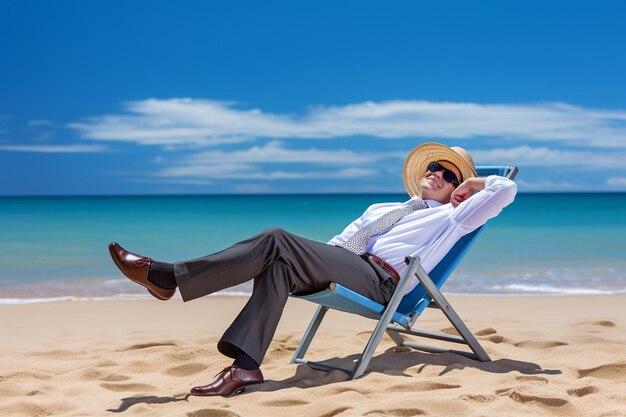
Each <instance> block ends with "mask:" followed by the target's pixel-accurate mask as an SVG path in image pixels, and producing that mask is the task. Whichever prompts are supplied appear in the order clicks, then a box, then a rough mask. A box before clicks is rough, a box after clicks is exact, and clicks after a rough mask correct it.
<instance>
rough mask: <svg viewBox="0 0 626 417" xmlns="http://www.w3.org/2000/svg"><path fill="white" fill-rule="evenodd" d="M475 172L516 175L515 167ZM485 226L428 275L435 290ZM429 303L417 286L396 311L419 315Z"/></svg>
mask: <svg viewBox="0 0 626 417" xmlns="http://www.w3.org/2000/svg"><path fill="white" fill-rule="evenodd" d="M476 172H477V173H478V176H479V177H486V176H489V175H500V176H502V177H506V178H509V179H513V178H515V175H517V167H513V166H491V165H490V166H477V167H476ZM485 226H486V224H484V225H482V226H481V227H479V228H478V229H476V230H474V231H473V232H471V233H469V234H467V235H465V236H463V237H462V238H461V239H459V241H458V242H456V244H455V245H454V246H453V247H452V249H450V251H449V252H448V253H447V254H446V256H445V257H444V258H443V259H442V260H441V261H440V262H439V263H438V264H437V266H435V268H434V269H433V270H432V271H431V272H430V273H429V274H428V276H430V278H431V279H432V280H433V282H434V283H435V285H436V286H437V288H441V287H442V286H443V284H444V283H445V282H446V280H447V279H448V278H449V277H450V275H451V274H452V272H453V271H454V270H455V268H456V267H457V265H458V264H459V263H460V262H461V261H462V260H463V257H464V256H465V254H466V253H467V252H468V251H469V250H470V248H471V247H472V245H473V244H474V242H476V239H477V238H478V236H480V234H481V233H482V232H483V230H484V229H485ZM430 301H431V298H430V296H429V295H428V293H427V292H426V290H425V289H424V287H423V286H422V285H418V286H416V287H415V288H413V289H412V290H411V292H409V293H408V294H406V295H405V296H404V297H403V298H402V300H401V301H400V305H399V306H398V308H397V310H396V311H397V312H399V313H401V314H404V315H409V314H412V313H416V314H421V313H422V312H423V311H424V309H425V308H426V307H427V306H428V304H429V303H430Z"/></svg>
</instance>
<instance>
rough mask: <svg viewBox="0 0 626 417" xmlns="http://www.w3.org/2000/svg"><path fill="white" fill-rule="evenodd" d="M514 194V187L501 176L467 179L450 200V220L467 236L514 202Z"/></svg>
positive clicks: (515, 191)
mask: <svg viewBox="0 0 626 417" xmlns="http://www.w3.org/2000/svg"><path fill="white" fill-rule="evenodd" d="M516 193H517V185H515V183H514V182H513V181H511V180H509V179H507V178H504V177H499V176H496V175H490V176H489V177H487V178H477V177H473V178H468V179H467V180H465V181H463V183H462V184H461V185H459V186H458V187H457V188H456V190H454V192H453V193H452V195H451V197H450V203H451V204H452V205H453V206H454V207H455V209H454V211H453V212H452V214H451V217H452V220H454V222H455V223H456V224H458V225H459V226H461V227H463V228H464V229H465V230H466V232H467V233H469V232H471V231H472V230H474V229H476V228H477V227H479V226H482V225H483V224H485V223H486V222H487V220H489V219H490V218H492V217H495V216H497V215H498V214H499V213H500V212H501V211H502V209H503V208H504V207H506V206H508V205H509V204H511V203H512V202H513V199H514V198H515V194H516Z"/></svg>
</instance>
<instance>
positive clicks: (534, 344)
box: [514, 340, 567, 349]
mask: <svg viewBox="0 0 626 417" xmlns="http://www.w3.org/2000/svg"><path fill="white" fill-rule="evenodd" d="M514 346H517V347H521V348H531V349H547V348H552V347H557V346H567V343H565V342H559V341H557V340H523V341H521V342H518V343H515V344H514Z"/></svg>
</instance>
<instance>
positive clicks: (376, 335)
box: [350, 258, 420, 379]
mask: <svg viewBox="0 0 626 417" xmlns="http://www.w3.org/2000/svg"><path fill="white" fill-rule="evenodd" d="M419 265H420V259H419V258H411V260H410V262H409V265H408V267H407V270H406V272H405V274H404V276H403V277H402V279H400V283H399V284H398V285H397V286H396V289H395V291H394V293H393V295H392V296H391V300H389V303H387V307H385V310H384V311H383V314H382V316H381V317H380V320H378V323H376V328H375V329H374V332H372V336H371V337H370V340H369V341H368V342H367V345H366V346H365V349H364V350H363V354H362V355H361V358H359V360H358V361H357V363H356V366H355V367H354V370H353V371H352V374H351V375H350V379H355V378H358V377H360V376H361V375H363V372H365V370H366V369H367V366H368V365H369V363H370V360H371V359H372V356H374V352H375V351H376V347H377V346H378V344H379V343H380V339H382V338H383V334H384V333H385V330H387V326H389V324H390V323H391V319H392V318H393V314H394V313H395V311H396V309H397V308H398V304H400V300H402V297H403V296H404V293H405V290H406V287H407V286H408V285H409V282H410V280H411V277H413V276H414V275H415V274H416V273H417V269H418V268H419V267H420V266H419ZM394 341H395V340H394Z"/></svg>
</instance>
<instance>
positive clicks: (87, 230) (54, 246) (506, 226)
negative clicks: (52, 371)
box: [0, 194, 626, 303]
mask: <svg viewBox="0 0 626 417" xmlns="http://www.w3.org/2000/svg"><path fill="white" fill-rule="evenodd" d="M404 200H406V197H405V196H404V195H391V194H383V195H374V194H371V195H369V194H368V195H299V196H296V195H278V196H276V195H274V196H271V195H270V196H268V195H250V196H243V195H239V196H149V197H143V196H142V197H22V198H0V238H1V239H0V302H5V303H7V302H26V301H27V300H33V299H49V298H58V297H70V298H71V297H90V298H94V297H96V298H97V297H104V298H108V297H113V298H124V297H136V296H137V297H138V296H143V295H144V294H145V293H144V291H143V289H140V288H139V289H138V288H136V286H135V285H133V284H132V283H129V282H127V280H126V279H124V278H123V277H121V275H120V273H119V272H118V270H117V269H116V268H115V266H114V265H113V263H112V262H111V260H110V258H109V254H108V250H107V245H108V243H109V242H110V241H117V242H119V243H120V244H122V245H123V246H124V247H126V248H127V249H129V250H131V251H134V252H137V253H140V254H142V255H147V256H151V257H153V258H155V259H159V260H163V261H170V262H173V261H178V260H184V259H189V258H194V257H197V256H202V255H205V254H207V253H211V252H215V251H218V250H221V249H223V248H225V247H227V246H228V245H230V244H233V243H235V242H237V241H239V240H242V239H245V238H247V237H249V236H251V235H254V234H256V233H258V232H260V231H261V230H263V229H265V228H267V227H274V226H277V227H282V228H285V229H287V230H289V231H291V232H293V233H296V234H299V235H302V236H305V237H308V238H310V239H316V240H320V241H327V240H329V239H330V238H331V237H332V236H334V235H335V234H337V233H339V232H341V230H343V228H344V227H345V226H346V225H347V224H348V223H349V222H351V221H352V220H354V219H355V218H356V217H358V216H359V215H360V214H361V213H362V212H363V211H364V210H365V209H366V208H367V207H368V206H369V205H370V204H373V203H375V202H382V201H404ZM625 253H626V194H519V195H518V196H517V197H516V200H515V202H514V203H513V204H512V205H511V206H509V207H507V208H506V209H505V210H504V211H503V212H502V214H501V215H500V216H498V217H497V218H496V219H494V220H492V221H491V222H490V224H489V226H488V228H487V230H486V231H485V233H484V234H483V235H482V237H481V239H480V240H479V242H478V243H477V244H476V245H475V246H474V247H473V248H472V251H471V252H470V254H469V255H468V256H467V257H466V259H465V261H464V262H463V263H462V265H461V266H460V267H459V268H458V269H457V272H456V273H455V275H454V276H453V278H452V279H451V280H450V281H449V282H448V283H447V284H446V289H447V291H448V292H453V293H479V294H492V293H496V294H527V293H528V294H530V293H541V294H576V293H583V294H594V293H615V292H624V291H626V272H625V271H626V268H625V267H626V256H624V254H625ZM249 290H250V287H249V285H244V286H241V287H238V288H235V289H233V290H231V291H233V292H249Z"/></svg>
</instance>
